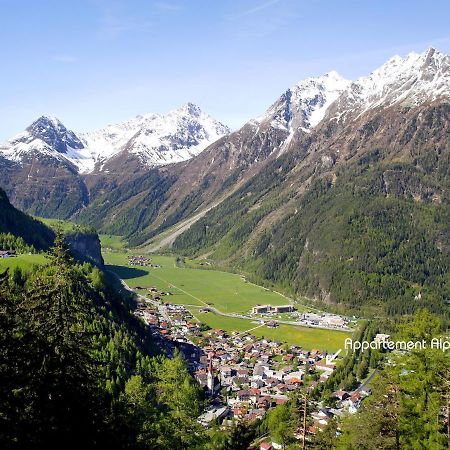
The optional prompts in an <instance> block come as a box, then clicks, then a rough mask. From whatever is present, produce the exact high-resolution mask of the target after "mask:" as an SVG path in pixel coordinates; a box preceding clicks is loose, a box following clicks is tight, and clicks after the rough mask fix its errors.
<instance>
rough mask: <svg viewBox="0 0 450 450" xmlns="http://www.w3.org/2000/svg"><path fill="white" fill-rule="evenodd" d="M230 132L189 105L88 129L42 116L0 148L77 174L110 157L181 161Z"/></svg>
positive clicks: (148, 163)
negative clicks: (55, 161) (46, 160)
mask: <svg viewBox="0 0 450 450" xmlns="http://www.w3.org/2000/svg"><path fill="white" fill-rule="evenodd" d="M229 132H230V130H229V129H228V128H227V127H226V126H225V125H223V124H221V123H220V122H218V121H216V120H215V119H213V118H212V117H210V116H208V115H207V114H205V113H204V112H202V111H201V110H200V108H199V107H198V106H196V105H193V104H192V103H187V104H186V105H183V106H182V107H181V108H179V109H177V110H175V111H170V112H169V113H167V114H166V115H160V114H146V115H143V116H137V117H135V118H134V119H131V120H128V121H127V122H123V123H119V124H115V125H108V126H107V127H105V128H103V129H101V130H98V131H95V132H92V133H75V132H74V131H71V130H68V129H67V128H66V127H65V126H64V125H63V124H62V123H61V122H60V121H59V120H58V119H57V118H55V117H47V116H42V117H40V118H39V119H37V120H36V121H35V122H33V123H32V124H31V125H30V126H29V127H28V128H27V129H26V130H25V131H24V132H23V133H20V134H18V135H17V136H14V137H13V138H11V139H10V140H9V141H7V142H5V143H4V144H3V145H1V146H0V153H1V154H2V155H3V156H4V157H5V158H6V159H8V160H10V161H14V162H19V163H21V162H23V161H27V160H28V159H29V158H30V157H39V156H40V155H42V156H44V155H45V156H48V157H53V158H56V159H58V160H60V161H62V162H68V163H71V164H73V165H74V166H75V168H76V170H77V171H78V172H79V173H90V172H93V171H94V170H97V171H101V170H102V168H103V167H104V165H105V163H107V162H108V161H109V160H110V159H111V158H114V157H117V156H118V155H120V154H123V153H127V154H130V155H136V156H137V157H138V158H139V160H140V162H141V163H142V164H143V165H144V166H148V167H153V166H159V165H164V164H172V163H176V162H180V161H185V160H187V159H190V158H192V157H193V156H196V155H198V154H199V153H200V152H201V151H202V150H203V149H205V148H206V147H207V146H208V145H209V144H211V143H212V142H214V141H216V140H217V139H219V138H220V137H222V136H224V135H225V134H228V133H229Z"/></svg>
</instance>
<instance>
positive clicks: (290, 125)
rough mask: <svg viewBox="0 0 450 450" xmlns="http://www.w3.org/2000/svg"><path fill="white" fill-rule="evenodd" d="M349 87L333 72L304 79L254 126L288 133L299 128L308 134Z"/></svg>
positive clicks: (287, 92) (288, 91)
mask: <svg viewBox="0 0 450 450" xmlns="http://www.w3.org/2000/svg"><path fill="white" fill-rule="evenodd" d="M349 84H350V81H349V80H346V79H345V78H343V77H342V76H341V75H339V74H338V73H337V72H336V71H331V72H328V73H326V74H324V75H322V76H320V77H311V78H306V79H305V80H303V81H300V82H299V83H297V84H296V85H294V86H293V87H291V88H290V89H288V90H287V91H286V92H285V93H284V94H283V95H282V96H281V97H280V98H279V99H278V100H277V101H276V102H275V103H274V104H273V105H272V106H271V107H270V108H269V109H268V110H267V111H266V112H265V113H264V114H263V115H262V116H260V117H258V118H257V119H256V122H258V123H264V122H266V123H267V122H270V124H271V126H272V127H274V128H280V129H284V130H287V131H290V132H292V131H293V130H296V129H299V128H301V129H303V130H304V131H309V130H310V129H312V128H314V127H315V126H316V125H317V124H318V123H319V122H320V121H321V120H322V119H323V117H324V115H325V113H326V110H327V109H328V107H329V106H330V105H331V104H332V103H333V102H334V101H335V100H336V98H337V97H338V96H339V95H340V94H341V93H342V92H343V91H344V90H345V89H346V88H347V87H348V86H349Z"/></svg>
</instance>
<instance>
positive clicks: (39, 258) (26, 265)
mask: <svg viewBox="0 0 450 450" xmlns="http://www.w3.org/2000/svg"><path fill="white" fill-rule="evenodd" d="M46 261H47V258H46V256H45V255H43V254H37V255H34V254H32V255H28V254H23V255H17V256H14V257H12V258H0V272H3V271H4V270H5V269H10V270H14V269H15V268H16V267H20V268H21V269H22V270H24V271H27V270H30V269H31V268H32V267H33V266H36V265H39V264H45V263H46Z"/></svg>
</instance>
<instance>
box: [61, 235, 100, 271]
mask: <svg viewBox="0 0 450 450" xmlns="http://www.w3.org/2000/svg"><path fill="white" fill-rule="evenodd" d="M65 239H66V242H67V243H68V244H69V246H70V249H71V251H72V252H73V254H74V255H75V256H76V257H77V259H80V260H82V261H88V262H92V263H94V264H95V265H97V266H99V267H103V266H104V264H105V262H104V261H103V256H102V247H101V244H100V239H99V237H98V234H97V233H73V234H70V233H69V234H67V235H66V236H65Z"/></svg>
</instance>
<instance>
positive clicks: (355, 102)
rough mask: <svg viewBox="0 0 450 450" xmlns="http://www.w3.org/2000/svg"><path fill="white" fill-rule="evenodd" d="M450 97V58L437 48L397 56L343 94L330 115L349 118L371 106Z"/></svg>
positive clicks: (415, 102)
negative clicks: (403, 56)
mask: <svg viewBox="0 0 450 450" xmlns="http://www.w3.org/2000/svg"><path fill="white" fill-rule="evenodd" d="M438 97H450V57H449V56H448V55H445V54H443V53H441V52H439V51H437V50H436V49H434V48H429V49H428V50H426V51H425V52H423V53H415V52H413V53H409V54H408V55H407V56H406V57H405V58H402V57H401V56H398V55H396V56H394V57H392V58H390V59H389V60H388V61H387V62H385V63H384V64H383V65H382V66H380V67H379V68H377V69H376V70H374V71H373V72H372V73H371V74H370V75H369V76H367V77H361V78H359V79H358V80H356V81H355V82H353V83H351V85H350V86H349V87H348V88H347V89H346V90H345V91H344V92H343V93H342V95H341V96H340V97H339V99H338V101H337V102H336V103H335V104H334V105H333V108H331V109H330V111H329V114H330V117H335V118H339V119H341V120H342V119H343V120H346V118H347V117H350V116H352V117H353V116H354V115H360V114H362V113H364V112H365V111H368V110H369V109H373V108H376V107H380V106H383V107H386V106H391V105H394V104H402V105H405V106H406V105H409V106H414V105H418V104H421V103H423V102H425V101H433V100H435V99H436V98H438Z"/></svg>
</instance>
